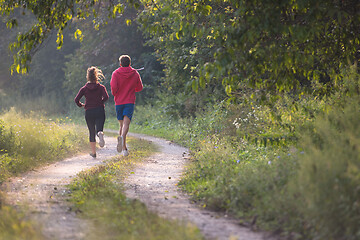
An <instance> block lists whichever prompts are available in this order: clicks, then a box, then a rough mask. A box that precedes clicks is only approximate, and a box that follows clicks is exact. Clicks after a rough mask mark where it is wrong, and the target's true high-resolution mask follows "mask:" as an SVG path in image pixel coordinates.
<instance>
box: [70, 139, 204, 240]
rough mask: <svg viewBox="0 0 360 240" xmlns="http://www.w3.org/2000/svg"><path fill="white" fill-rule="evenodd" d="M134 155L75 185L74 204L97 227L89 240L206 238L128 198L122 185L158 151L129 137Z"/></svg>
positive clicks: (87, 174) (117, 159) (93, 172)
mask: <svg viewBox="0 0 360 240" xmlns="http://www.w3.org/2000/svg"><path fill="white" fill-rule="evenodd" d="M129 144H130V145H131V146H132V151H131V154H130V155H129V156H128V157H126V158H124V157H122V156H118V157H115V158H113V159H112V160H111V161H109V162H108V163H107V164H106V165H105V166H98V167H95V168H93V169H91V170H89V171H86V172H82V173H80V174H79V175H78V177H77V179H76V180H75V181H74V182H73V183H72V184H71V186H70V188H71V190H72V200H71V201H72V202H73V203H74V204H75V205H76V207H77V208H78V209H79V210H80V212H81V216H82V217H83V218H86V219H90V220H92V222H93V223H94V224H93V226H95V227H94V228H93V229H91V230H90V232H89V234H88V236H87V239H124V240H125V239H126V240H128V239H148V240H151V239H175V240H176V239H179V240H182V239H202V237H201V235H200V233H199V231H198V229H197V228H195V227H194V226H190V225H186V224H183V223H180V222H176V221H170V220H165V219H163V218H160V217H158V216H157V215H156V214H154V213H151V212H149V211H148V210H147V208H146V207H145V205H144V204H142V203H141V202H139V201H137V200H130V199H127V198H126V196H125V195H124V193H123V188H122V185H121V182H122V180H123V178H124V177H125V176H127V175H128V174H131V171H132V169H133V168H134V167H135V166H136V164H138V163H139V162H141V161H142V160H143V159H144V158H145V157H147V156H149V155H150V154H151V153H152V152H154V151H155V150H156V149H155V147H154V145H153V144H152V143H149V142H147V141H144V140H139V139H133V138H129Z"/></svg>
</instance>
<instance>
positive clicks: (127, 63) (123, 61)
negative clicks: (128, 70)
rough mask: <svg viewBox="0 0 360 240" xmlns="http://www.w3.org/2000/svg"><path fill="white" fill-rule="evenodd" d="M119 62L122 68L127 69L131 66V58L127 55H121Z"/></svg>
mask: <svg viewBox="0 0 360 240" xmlns="http://www.w3.org/2000/svg"><path fill="white" fill-rule="evenodd" d="M119 61H120V65H121V66H122V67H129V66H130V64H131V58H130V57H129V56H128V55H121V56H120V57H119Z"/></svg>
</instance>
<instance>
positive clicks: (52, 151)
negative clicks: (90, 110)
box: [0, 108, 88, 183]
mask: <svg viewBox="0 0 360 240" xmlns="http://www.w3.org/2000/svg"><path fill="white" fill-rule="evenodd" d="M65 121H66V120H65V119H49V118H47V117H45V116H39V115H37V114H35V113H29V114H26V115H24V114H22V113H19V112H17V111H16V110H15V109H14V108H12V109H11V110H9V111H8V112H6V113H3V114H1V115H0V151H1V154H0V183H1V182H2V181H4V180H6V178H8V177H10V176H14V175H17V174H19V173H22V172H25V171H28V170H30V169H33V168H35V167H37V166H40V165H43V164H45V163H48V162H54V161H56V160H58V159H62V158H64V157H66V156H69V155H70V154H73V153H75V152H79V151H81V150H84V147H88V143H87V137H86V132H85V131H82V130H80V129H79V128H76V126H75V125H73V124H63V122H65Z"/></svg>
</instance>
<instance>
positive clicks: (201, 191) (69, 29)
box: [0, 0, 360, 240]
mask: <svg viewBox="0 0 360 240" xmlns="http://www.w3.org/2000/svg"><path fill="white" fill-rule="evenodd" d="M25 2H27V3H28V5H26V4H24V5H22V7H21V5H19V4H17V3H16V1H9V2H8V1H0V4H1V5H0V6H1V13H2V16H1V21H0V27H1V28H0V39H1V45H0V51H1V53H2V54H1V55H0V58H1V60H0V64H1V65H0V73H1V75H0V100H1V104H0V108H1V110H2V111H6V110H7V109H9V108H10V107H11V106H16V107H17V108H18V109H20V110H22V111H24V112H28V111H30V110H35V111H43V112H45V113H46V114H50V115H55V114H60V115H66V116H78V115H79V113H80V112H79V111H76V110H75V109H76V106H75V104H74V103H73V98H74V96H75V95H76V93H77V91H78V90H79V88H80V87H81V86H82V85H83V84H84V83H85V82H86V79H85V74H86V69H87V67H89V66H93V65H94V66H98V67H99V68H100V69H101V70H102V71H103V72H104V74H105V80H104V82H103V84H104V85H105V86H106V87H107V89H108V91H109V90H110V87H109V83H110V78H111V73H112V71H114V70H115V69H116V68H117V67H118V57H119V56H120V55H121V54H129V55H130V56H131V57H132V66H133V67H134V68H140V67H144V70H142V71H140V74H141V77H142V80H143V83H144V91H143V92H141V93H140V94H138V98H137V108H136V113H135V116H134V120H133V123H132V125H131V127H132V130H133V131H141V132H145V133H149V134H154V135H158V136H162V137H166V138H169V139H171V140H174V141H176V142H178V143H181V144H183V145H185V146H188V147H190V149H191V150H192V161H191V166H190V167H189V169H188V171H187V173H186V174H185V176H184V179H183V180H182V182H181V187H182V188H183V189H184V190H186V191H188V192H189V193H190V194H191V195H192V196H193V199H194V200H195V201H198V202H201V203H202V204H204V206H207V207H210V208H212V209H216V210H222V211H226V212H229V213H231V214H232V215H233V216H235V217H237V218H238V219H241V221H242V222H243V223H244V224H248V225H251V226H252V225H256V226H259V227H260V228H263V229H270V230H272V231H275V232H277V233H279V232H280V233H282V234H284V235H286V236H287V237H289V238H291V239H341V240H343V239H354V240H355V239H359V238H360V229H359V224H358V223H359V222H360V203H359V199H360V189H359V185H360V159H359V156H360V154H359V151H360V147H359V146H360V125H359V124H360V121H359V119H360V77H359V76H360V75H359V71H360V66H359V60H360V27H359V26H360V3H359V1H357V0H317V1H312V0H291V1H289V0H279V1H267V0H254V1H245V0H221V1H220V0H200V1H195V0H180V1H172V0H159V1H147V0H141V1H127V2H123V3H120V2H114V1H106V2H99V1H67V2H66V3H67V4H65V3H64V5H61V4H60V5H56V4H54V5H52V3H48V2H46V3H43V4H40V5H36V2H37V1H34V2H29V1H25ZM49 11H50V12H49ZM50 13H51V14H50ZM9 46H10V47H9ZM9 49H11V50H12V52H11V51H10V50H9ZM30 60H31V61H30ZM11 72H12V73H13V74H12V75H11ZM112 105H113V102H112V98H111V97H110V101H109V103H108V104H107V106H111V107H112ZM107 112H108V114H109V115H111V114H113V111H112V110H111V111H107Z"/></svg>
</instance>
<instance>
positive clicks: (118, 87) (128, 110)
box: [110, 55, 143, 156]
mask: <svg viewBox="0 0 360 240" xmlns="http://www.w3.org/2000/svg"><path fill="white" fill-rule="evenodd" d="M119 62H120V67H119V68H118V69H116V70H115V71H114V72H113V74H112V76H111V81H110V85H111V93H112V94H113V95H114V100H115V109H116V116H117V119H118V121H119V124H120V130H119V136H118V145H117V151H118V152H121V153H122V155H124V156H128V155H129V152H128V150H127V147H126V135H127V133H128V131H129V126H130V122H131V118H132V116H133V113H134V107H135V99H136V97H135V92H140V91H141V90H142V89H143V84H142V81H141V77H140V75H139V73H138V72H137V71H136V70H135V69H133V68H132V67H131V66H130V65H131V58H130V57H129V56H128V55H122V56H120V58H119Z"/></svg>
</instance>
